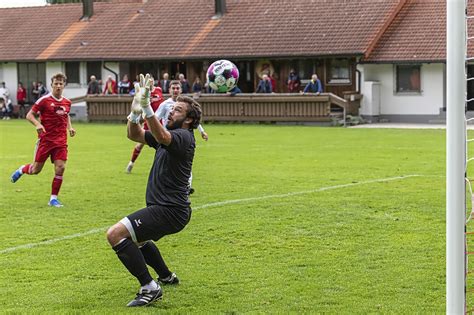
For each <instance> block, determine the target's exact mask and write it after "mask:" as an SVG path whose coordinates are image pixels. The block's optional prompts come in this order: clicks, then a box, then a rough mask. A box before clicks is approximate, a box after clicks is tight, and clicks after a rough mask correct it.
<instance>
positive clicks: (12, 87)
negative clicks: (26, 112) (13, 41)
mask: <svg viewBox="0 0 474 315" xmlns="http://www.w3.org/2000/svg"><path fill="white" fill-rule="evenodd" d="M0 82H5V86H6V87H7V88H8V90H9V91H10V99H11V100H12V103H13V104H16V90H17V87H18V73H17V65H16V62H6V63H1V64H0Z"/></svg>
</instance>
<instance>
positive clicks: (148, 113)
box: [132, 73, 155, 118]
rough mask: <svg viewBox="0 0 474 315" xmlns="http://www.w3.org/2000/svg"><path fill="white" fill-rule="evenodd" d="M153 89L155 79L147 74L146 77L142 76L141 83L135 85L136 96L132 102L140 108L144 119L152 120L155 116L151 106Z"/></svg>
mask: <svg viewBox="0 0 474 315" xmlns="http://www.w3.org/2000/svg"><path fill="white" fill-rule="evenodd" d="M152 89H153V79H152V78H151V76H150V75H149V74H148V73H147V74H146V76H143V74H140V83H135V96H134V98H133V102H132V108H133V107H134V106H136V107H140V108H141V110H142V112H143V117H144V118H150V117H153V116H154V115H155V113H154V112H153V108H151V106H150V92H151V90H152Z"/></svg>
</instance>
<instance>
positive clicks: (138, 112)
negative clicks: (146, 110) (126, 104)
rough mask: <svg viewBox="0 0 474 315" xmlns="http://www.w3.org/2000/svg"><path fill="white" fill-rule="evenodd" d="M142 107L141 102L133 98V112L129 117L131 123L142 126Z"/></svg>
mask: <svg viewBox="0 0 474 315" xmlns="http://www.w3.org/2000/svg"><path fill="white" fill-rule="evenodd" d="M142 113H143V110H142V107H141V106H140V103H139V102H136V101H135V98H133V102H132V111H131V112H130V114H129V115H128V116H127V119H128V120H129V121H131V122H132V123H134V124H137V125H138V124H140V119H141V118H142Z"/></svg>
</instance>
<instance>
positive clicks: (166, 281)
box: [158, 272, 179, 285]
mask: <svg viewBox="0 0 474 315" xmlns="http://www.w3.org/2000/svg"><path fill="white" fill-rule="evenodd" d="M158 282H160V283H161V284H165V285H166V284H178V283H179V279H178V276H176V274H175V273H174V272H173V273H172V274H171V275H169V276H168V277H166V278H164V279H161V278H158Z"/></svg>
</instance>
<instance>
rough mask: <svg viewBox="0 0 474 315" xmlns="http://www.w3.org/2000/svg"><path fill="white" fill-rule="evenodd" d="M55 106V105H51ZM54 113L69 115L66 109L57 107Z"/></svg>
mask: <svg viewBox="0 0 474 315" xmlns="http://www.w3.org/2000/svg"><path fill="white" fill-rule="evenodd" d="M51 105H53V106H54V104H51ZM54 111H55V112H56V114H57V115H61V116H63V115H67V112H66V107H64V106H55V107H54Z"/></svg>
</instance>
